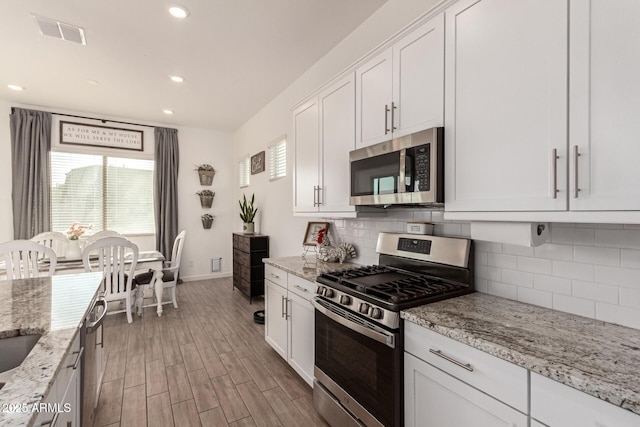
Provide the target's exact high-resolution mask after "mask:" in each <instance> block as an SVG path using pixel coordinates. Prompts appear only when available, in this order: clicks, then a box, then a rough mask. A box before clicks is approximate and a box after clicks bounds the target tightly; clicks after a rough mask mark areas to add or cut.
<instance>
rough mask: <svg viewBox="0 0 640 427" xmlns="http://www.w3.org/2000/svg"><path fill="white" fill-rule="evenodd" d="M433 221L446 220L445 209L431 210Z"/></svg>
mask: <svg viewBox="0 0 640 427" xmlns="http://www.w3.org/2000/svg"><path fill="white" fill-rule="evenodd" d="M431 221H432V222H444V212H443V211H431Z"/></svg>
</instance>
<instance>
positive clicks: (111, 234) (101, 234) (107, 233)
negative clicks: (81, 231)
mask: <svg viewBox="0 0 640 427" xmlns="http://www.w3.org/2000/svg"><path fill="white" fill-rule="evenodd" d="M105 237H123V238H125V237H124V236H123V235H122V234H120V233H118V232H117V231H113V230H102V231H98V232H97V233H95V234H92V235H91V236H88V237H87V238H86V239H84V244H83V246H84V247H85V248H86V247H88V246H89V245H90V244H91V243H93V242H95V241H96V240H100V239H104V238H105Z"/></svg>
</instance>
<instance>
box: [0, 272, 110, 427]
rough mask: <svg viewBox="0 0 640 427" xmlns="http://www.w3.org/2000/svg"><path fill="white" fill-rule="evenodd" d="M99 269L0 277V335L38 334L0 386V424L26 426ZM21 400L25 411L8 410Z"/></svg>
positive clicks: (80, 317) (59, 360)
mask: <svg viewBox="0 0 640 427" xmlns="http://www.w3.org/2000/svg"><path fill="white" fill-rule="evenodd" d="M102 276H103V274H102V272H96V273H80V274H67V275H59V276H53V277H41V278H37V279H24V280H6V281H0V339H2V338H11V337H14V336H18V335H32V334H42V337H40V339H39V340H38V342H37V343H36V345H35V346H34V347H33V349H32V350H31V352H30V353H29V355H28V356H27V358H26V359H25V360H24V361H23V362H22V364H21V365H20V366H19V367H18V368H16V369H15V371H14V372H13V373H12V374H11V376H10V377H9V378H8V380H7V382H6V384H5V385H4V387H3V388H2V389H0V405H2V408H1V409H2V410H0V425H11V426H28V425H30V423H32V422H33V420H34V419H35V418H36V416H37V415H38V413H37V412H31V408H32V406H33V404H36V403H38V402H40V400H41V399H42V397H43V396H45V395H46V394H47V393H48V392H49V389H50V387H51V385H52V384H53V380H54V379H55V376H56V375H57V373H58V372H59V371H60V369H61V368H62V366H61V364H62V361H63V360H64V356H65V354H66V353H67V351H68V350H69V348H71V345H72V344H73V341H74V340H75V338H76V336H77V334H78V333H79V331H80V326H81V325H82V323H83V321H84V318H85V317H86V315H87V311H88V309H89V308H90V304H91V302H92V301H93V299H94V298H95V296H96V294H97V292H98V288H99V286H100V282H101V280H102ZM22 404H24V405H25V406H26V408H27V409H28V412H15V411H9V408H8V405H22Z"/></svg>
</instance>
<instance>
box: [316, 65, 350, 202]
mask: <svg viewBox="0 0 640 427" xmlns="http://www.w3.org/2000/svg"><path fill="white" fill-rule="evenodd" d="M354 86H355V84H354V77H353V74H349V76H347V77H346V78H344V79H342V80H340V81H339V82H337V83H335V84H334V85H332V86H331V87H330V88H328V89H327V90H326V91H324V92H323V93H321V94H320V96H319V103H320V139H321V141H322V144H321V145H322V168H321V170H322V173H321V176H322V178H321V181H320V182H321V185H320V211H321V212H354V211H355V207H354V206H350V205H349V196H350V185H349V182H350V177H349V151H352V150H355V118H356V115H355V89H354Z"/></svg>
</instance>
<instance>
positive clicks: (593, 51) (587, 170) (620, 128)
mask: <svg viewBox="0 0 640 427" xmlns="http://www.w3.org/2000/svg"><path fill="white" fill-rule="evenodd" d="M638 22H640V3H639V2H638V1H636V0H620V1H615V2H611V1H605V0H591V1H586V0H584V1H572V2H571V26H570V28H571V35H570V37H569V40H570V41H571V44H570V49H569V51H570V63H571V67H570V70H571V71H570V73H571V74H570V76H569V81H570V85H571V86H570V92H569V93H570V104H569V106H570V108H569V111H570V121H569V122H570V126H571V128H570V132H569V135H570V151H571V155H572V158H571V162H570V165H571V168H572V170H571V173H570V176H571V187H570V188H571V191H570V193H571V194H570V198H569V206H570V209H572V210H609V211H611V210H640V186H639V185H638V182H640V168H639V167H638V159H639V158H640V120H638V117H640V55H638V52H640V26H639V25H638ZM576 153H578V154H579V156H578V157H575V156H576ZM576 168H577V169H576ZM576 174H577V175H576ZM576 176H577V181H576ZM576 186H577V187H578V189H579V191H578V192H576Z"/></svg>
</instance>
